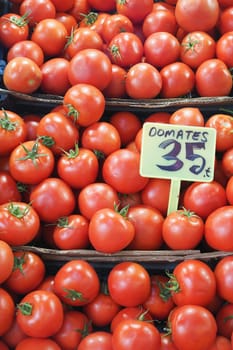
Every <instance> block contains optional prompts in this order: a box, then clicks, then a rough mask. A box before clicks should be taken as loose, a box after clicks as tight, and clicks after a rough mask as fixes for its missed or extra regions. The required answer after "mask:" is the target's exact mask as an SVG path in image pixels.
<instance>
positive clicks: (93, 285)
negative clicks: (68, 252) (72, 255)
mask: <svg viewBox="0 0 233 350" xmlns="http://www.w3.org/2000/svg"><path fill="white" fill-rule="evenodd" d="M54 291H55V293H56V294H57V295H58V296H59V298H60V299H61V300H62V301H63V302H64V303H65V304H68V305H73V306H82V305H85V304H87V303H89V302H91V301H92V300H94V298H95V297H96V296H97V295H98V293H99V291H100V280H99V276H98V275H97V272H96V271H95V269H94V267H92V265H90V263H88V262H87V261H85V260H78V259H74V260H71V261H68V262H66V263H65V264H64V265H62V266H61V267H60V268H59V270H58V271H57V272H56V274H55V277H54Z"/></svg>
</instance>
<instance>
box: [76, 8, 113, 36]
mask: <svg viewBox="0 0 233 350" xmlns="http://www.w3.org/2000/svg"><path fill="white" fill-rule="evenodd" d="M109 16H110V14H109V13H106V12H99V13H98V12H93V11H90V12H89V13H88V14H86V15H84V16H82V18H83V19H82V20H81V21H80V22H79V27H80V28H81V27H88V28H90V29H91V30H94V31H95V32H97V33H98V34H99V35H100V36H101V37H102V32H103V26H104V22H105V20H106V19H107V18H108V17H109ZM102 39H103V37H102Z"/></svg>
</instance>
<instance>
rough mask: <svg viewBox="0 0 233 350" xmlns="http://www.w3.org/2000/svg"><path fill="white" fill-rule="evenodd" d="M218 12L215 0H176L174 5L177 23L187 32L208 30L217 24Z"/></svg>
mask: <svg viewBox="0 0 233 350" xmlns="http://www.w3.org/2000/svg"><path fill="white" fill-rule="evenodd" d="M219 12H220V11H219V4H218V1H217V0H213V1H208V0H197V1H193V0H188V1H187V0H178V1H177V3H176V7H175V16H176V20H177V23H178V25H179V26H180V27H181V28H183V29H184V30H186V31H187V32H192V31H194V30H201V31H203V32H208V31H209V30H211V29H213V28H214V27H215V25H216V24H217V21H218V16H219Z"/></svg>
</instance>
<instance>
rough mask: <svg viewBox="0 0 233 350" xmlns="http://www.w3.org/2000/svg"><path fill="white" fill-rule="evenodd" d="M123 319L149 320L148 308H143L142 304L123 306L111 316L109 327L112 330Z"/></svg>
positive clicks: (150, 317)
mask: <svg viewBox="0 0 233 350" xmlns="http://www.w3.org/2000/svg"><path fill="white" fill-rule="evenodd" d="M124 320H141V321H145V322H147V321H149V322H151V321H152V320H153V319H152V316H151V314H150V313H149V312H148V310H146V309H144V308H143V306H142V305H138V306H132V307H131V306H129V307H127V306H125V307H123V308H122V309H121V310H120V311H118V313H117V314H116V315H115V316H114V317H113V319H112V322H111V325H110V329H111V332H113V331H114V330H115V329H116V327H117V326H118V324H119V323H120V322H122V321H124Z"/></svg>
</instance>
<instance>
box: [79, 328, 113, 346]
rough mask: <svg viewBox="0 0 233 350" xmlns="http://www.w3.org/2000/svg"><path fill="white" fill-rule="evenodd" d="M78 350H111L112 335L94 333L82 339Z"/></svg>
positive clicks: (103, 332) (101, 332) (99, 332)
mask: <svg viewBox="0 0 233 350" xmlns="http://www.w3.org/2000/svg"><path fill="white" fill-rule="evenodd" d="M78 349H79V350H100V349H101V350H112V334H111V333H109V332H107V331H95V332H92V333H90V334H88V335H87V336H86V337H84V338H83V339H82V340H81V342H80V343H79V346H78Z"/></svg>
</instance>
